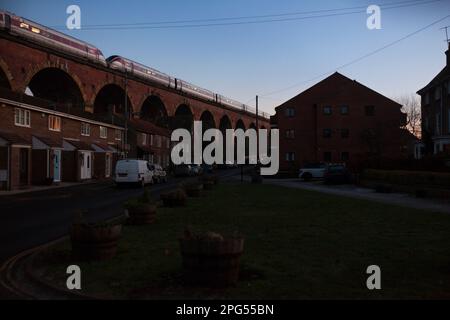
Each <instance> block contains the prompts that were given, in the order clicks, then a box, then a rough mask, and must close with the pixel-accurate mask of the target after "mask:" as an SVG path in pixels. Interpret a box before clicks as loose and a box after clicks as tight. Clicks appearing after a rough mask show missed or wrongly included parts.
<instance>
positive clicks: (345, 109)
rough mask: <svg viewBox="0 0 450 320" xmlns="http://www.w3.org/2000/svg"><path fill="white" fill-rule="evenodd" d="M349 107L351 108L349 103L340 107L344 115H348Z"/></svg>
mask: <svg viewBox="0 0 450 320" xmlns="http://www.w3.org/2000/svg"><path fill="white" fill-rule="evenodd" d="M348 109H349V108H348V106H347V105H343V106H341V107H340V110H341V114H342V115H344V116H346V115H348Z"/></svg>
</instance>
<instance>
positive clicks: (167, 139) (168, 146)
mask: <svg viewBox="0 0 450 320" xmlns="http://www.w3.org/2000/svg"><path fill="white" fill-rule="evenodd" d="M166 148H167V149H170V139H169V138H167V137H166Z"/></svg>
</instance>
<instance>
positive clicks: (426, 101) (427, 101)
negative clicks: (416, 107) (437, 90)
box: [424, 92, 430, 104]
mask: <svg viewBox="0 0 450 320" xmlns="http://www.w3.org/2000/svg"><path fill="white" fill-rule="evenodd" d="M424 100H425V104H429V103H430V93H429V92H427V93H425V97H424Z"/></svg>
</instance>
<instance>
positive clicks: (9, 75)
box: [0, 57, 14, 90]
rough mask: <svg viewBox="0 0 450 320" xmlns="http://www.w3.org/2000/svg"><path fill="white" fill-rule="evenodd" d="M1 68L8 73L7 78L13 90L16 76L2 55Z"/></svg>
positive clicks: (0, 59)
mask: <svg viewBox="0 0 450 320" xmlns="http://www.w3.org/2000/svg"><path fill="white" fill-rule="evenodd" d="M0 69H1V70H2V71H3V73H4V74H5V75H6V80H8V83H9V87H10V88H11V90H14V86H13V80H14V77H13V76H12V73H11V71H10V70H9V67H8V65H7V64H6V62H5V60H3V59H2V58H1V57H0Z"/></svg>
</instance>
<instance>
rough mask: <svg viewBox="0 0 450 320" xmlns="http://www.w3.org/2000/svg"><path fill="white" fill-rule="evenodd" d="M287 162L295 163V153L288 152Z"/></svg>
mask: <svg viewBox="0 0 450 320" xmlns="http://www.w3.org/2000/svg"><path fill="white" fill-rule="evenodd" d="M286 161H295V152H287V153H286Z"/></svg>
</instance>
